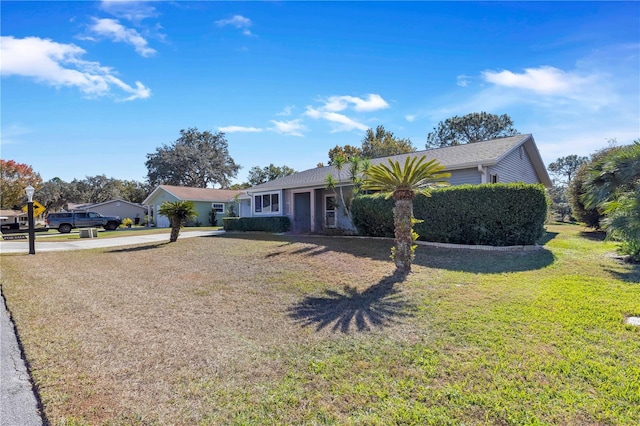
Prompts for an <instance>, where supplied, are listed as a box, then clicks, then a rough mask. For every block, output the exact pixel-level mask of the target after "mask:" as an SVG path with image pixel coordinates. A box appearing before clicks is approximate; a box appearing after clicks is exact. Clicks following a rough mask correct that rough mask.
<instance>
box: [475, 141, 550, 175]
mask: <svg viewBox="0 0 640 426" xmlns="http://www.w3.org/2000/svg"><path fill="white" fill-rule="evenodd" d="M488 169H489V170H488V174H489V176H490V175H492V174H493V175H495V174H497V175H498V182H502V183H511V182H524V183H540V180H538V175H537V174H536V171H535V169H534V168H533V163H532V162H531V158H530V157H529V155H528V154H527V150H526V149H524V146H523V147H521V148H519V149H516V150H514V151H513V152H511V153H510V154H509V155H507V156H506V157H505V158H504V159H502V161H500V162H499V163H498V164H496V165H495V166H492V167H489V168H488ZM489 176H487V178H488V179H489Z"/></svg>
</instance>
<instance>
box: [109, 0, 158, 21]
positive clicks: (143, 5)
mask: <svg viewBox="0 0 640 426" xmlns="http://www.w3.org/2000/svg"><path fill="white" fill-rule="evenodd" d="M150 3H151V2H146V1H129V0H103V1H102V2H101V3H100V9H102V10H103V11H105V12H107V13H109V14H111V15H113V16H117V17H118V18H123V19H126V20H128V21H132V22H140V21H142V20H143V19H147V18H153V17H156V16H158V13H157V11H156V9H155V7H153V6H151V5H150Z"/></svg>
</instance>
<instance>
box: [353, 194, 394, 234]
mask: <svg viewBox="0 0 640 426" xmlns="http://www.w3.org/2000/svg"><path fill="white" fill-rule="evenodd" d="M394 204H395V202H394V201H393V199H391V198H388V199H387V198H386V197H385V196H384V195H383V194H373V195H363V196H358V197H356V198H354V199H353V201H352V202H351V217H352V219H353V225H354V226H355V227H356V228H357V229H358V232H359V233H360V234H361V235H368V236H370V237H393V206H394Z"/></svg>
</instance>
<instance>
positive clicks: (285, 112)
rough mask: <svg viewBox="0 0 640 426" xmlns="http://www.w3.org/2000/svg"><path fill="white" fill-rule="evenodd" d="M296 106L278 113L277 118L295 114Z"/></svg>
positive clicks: (287, 107) (288, 107)
mask: <svg viewBox="0 0 640 426" xmlns="http://www.w3.org/2000/svg"><path fill="white" fill-rule="evenodd" d="M295 107H296V106H295V105H289V106H286V107H284V109H283V110H282V111H280V112H278V113H276V115H277V116H280V117H288V116H290V115H291V114H292V113H293V110H294V109H295Z"/></svg>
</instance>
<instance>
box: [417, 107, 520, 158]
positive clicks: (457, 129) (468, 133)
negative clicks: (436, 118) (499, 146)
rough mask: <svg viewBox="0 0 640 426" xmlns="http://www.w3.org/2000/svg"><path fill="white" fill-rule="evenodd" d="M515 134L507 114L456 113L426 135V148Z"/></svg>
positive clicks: (515, 131) (462, 143)
mask: <svg viewBox="0 0 640 426" xmlns="http://www.w3.org/2000/svg"><path fill="white" fill-rule="evenodd" d="M517 134H518V131H517V130H516V129H514V128H513V121H512V120H511V117H509V116H508V115H507V114H502V115H495V114H490V113H487V112H484V111H483V112H473V113H471V114H467V115H464V116H462V117H458V116H457V115H456V116H453V117H451V118H447V119H446V120H444V121H441V122H440V123H438V126H437V127H434V128H433V131H432V132H430V133H429V134H428V135H427V143H426V148H427V149H432V148H443V147H446V146H454V145H464V144H467V143H474V142H481V141H488V140H491V139H496V138H501V137H506V136H514V135H517Z"/></svg>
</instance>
